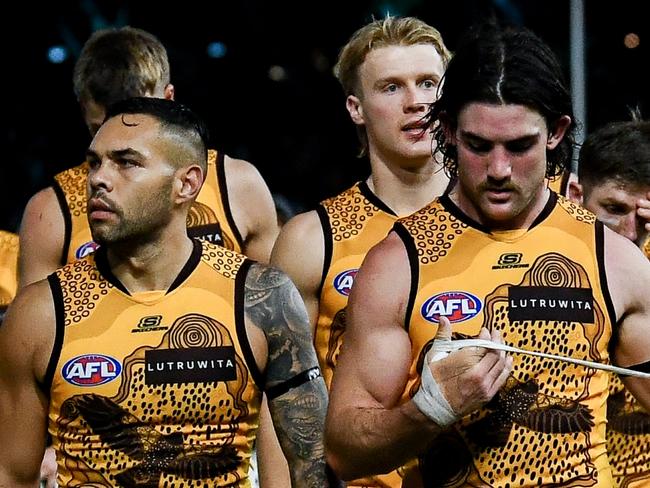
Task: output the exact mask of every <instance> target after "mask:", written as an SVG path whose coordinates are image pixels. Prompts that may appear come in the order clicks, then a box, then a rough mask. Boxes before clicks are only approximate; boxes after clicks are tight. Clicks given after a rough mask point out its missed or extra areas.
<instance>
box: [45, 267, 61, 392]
mask: <svg viewBox="0 0 650 488" xmlns="http://www.w3.org/2000/svg"><path fill="white" fill-rule="evenodd" d="M47 281H48V283H49V285H50V290H51V292H52V301H53V302H54V316H55V321H56V324H55V336H54V345H53V346H52V353H51V354H50V360H49V361H48V364H47V369H46V370H45V376H44V378H43V384H42V385H41V389H42V390H43V392H44V393H45V394H46V395H47V397H48V398H49V396H50V395H49V392H50V389H51V388H52V381H53V378H54V373H55V368H56V365H57V364H58V362H59V358H60V357H61V349H62V347H63V336H64V334H65V313H64V311H63V290H62V289H61V283H60V282H59V278H58V277H57V275H56V273H52V274H51V275H49V276H48V277H47Z"/></svg>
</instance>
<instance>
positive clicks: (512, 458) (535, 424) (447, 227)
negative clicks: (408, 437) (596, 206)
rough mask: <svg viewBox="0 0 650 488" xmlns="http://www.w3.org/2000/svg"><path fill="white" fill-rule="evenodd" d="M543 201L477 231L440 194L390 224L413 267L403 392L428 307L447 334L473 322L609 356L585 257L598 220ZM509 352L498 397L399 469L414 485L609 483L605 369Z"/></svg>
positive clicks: (594, 356) (512, 337)
mask: <svg viewBox="0 0 650 488" xmlns="http://www.w3.org/2000/svg"><path fill="white" fill-rule="evenodd" d="M554 202H555V195H554V194H553V195H552V197H551V201H550V202H549V205H553V207H552V210H551V209H549V208H548V206H547V209H546V210H545V212H547V211H548V212H549V213H548V214H545V216H544V218H543V220H542V221H541V222H540V223H539V224H538V225H535V226H533V227H532V228H531V229H529V230H528V231H527V232H523V233H522V232H515V233H494V234H490V233H486V232H485V231H483V230H480V229H479V228H478V227H479V226H478V225H475V224H473V223H472V222H471V221H470V220H469V219H466V217H464V216H462V215H461V214H460V212H459V210H458V209H457V208H456V207H455V206H453V204H452V203H451V202H450V201H449V200H448V199H443V200H442V202H441V201H435V202H434V203H432V204H431V205H429V206H428V207H425V208H424V209H422V210H421V211H419V212H416V213H415V214H413V215H412V216H410V217H407V218H405V219H401V220H400V221H399V222H398V224H396V229H397V230H398V233H399V234H400V235H401V236H402V238H403V239H404V241H405V243H406V245H407V249H409V258H410V259H411V262H412V265H414V266H415V267H416V268H417V273H418V274H417V276H416V279H417V282H416V283H414V286H416V287H417V295H416V297H415V299H414V302H413V305H412V308H409V310H410V312H411V313H410V322H409V324H408V332H409V336H410V338H411V342H412V357H413V358H414V361H413V363H412V365H411V370H410V376H409V381H408V384H407V387H406V389H405V392H404V395H403V398H402V400H403V401H407V400H408V399H409V398H411V397H412V396H413V395H414V394H415V392H416V391H417V388H418V386H419V381H420V372H421V371H422V364H423V357H424V354H425V352H426V350H427V349H428V346H429V345H430V343H431V341H432V340H433V337H434V336H435V333H436V330H437V327H438V322H437V321H438V320H439V317H440V315H445V316H448V317H449V318H450V321H451V322H452V329H453V333H454V337H455V338H466V337H476V336H477V335H478V334H479V331H480V329H481V327H482V326H485V327H488V328H489V329H495V328H496V329H499V330H501V333H502V335H503V337H504V341H505V342H506V343H507V344H510V345H513V346H516V347H520V348H524V349H529V350H535V351H541V352H545V353H552V354H558V355H565V356H571V357H574V358H580V359H586V360H591V361H597V362H602V363H608V362H609V360H610V359H609V354H608V349H607V346H608V344H609V341H610V338H611V335H612V323H611V322H612V318H611V315H612V314H613V311H611V310H610V309H609V308H608V306H607V304H608V303H611V302H610V301H609V297H608V296H607V297H606V296H605V292H604V291H603V288H604V284H603V283H601V274H600V272H601V270H602V262H601V261H600V259H597V258H596V256H597V250H598V252H601V251H602V249H601V248H600V247H599V245H598V244H597V242H598V241H597V239H598V237H597V236H599V235H601V234H600V232H602V228H601V227H600V226H599V225H600V224H599V225H598V226H597V225H596V224H595V217H594V215H593V214H591V213H589V212H588V211H586V210H584V209H583V208H581V207H579V206H577V205H575V204H573V203H570V202H569V201H568V200H566V199H564V198H563V197H559V196H558V197H557V203H554ZM400 226H401V228H400ZM601 256H602V254H601ZM605 289H606V288H605ZM591 296H593V301H591V300H590V298H589V297H591ZM585 297H587V298H585ZM513 359H514V366H513V372H512V373H511V375H510V377H509V379H508V381H507V383H506V385H505V386H504V387H503V388H502V389H501V391H500V393H499V394H498V396H497V397H495V399H494V400H493V401H492V402H491V403H489V404H488V405H487V406H486V407H485V408H483V409H481V410H479V411H478V412H475V413H473V414H471V415H469V416H467V417H465V418H464V419H462V420H461V421H460V422H459V423H458V424H456V426H455V427H454V428H453V429H451V430H450V431H448V432H447V433H445V434H443V435H442V436H440V437H438V438H437V439H436V441H435V442H434V443H433V444H432V446H431V448H430V450H429V451H428V452H426V453H425V454H423V455H422V457H421V458H420V460H419V470H418V471H419V472H418V473H417V474H413V475H411V476H413V477H418V475H421V476H422V478H423V479H424V480H425V481H424V483H425V486H454V487H469V486H472V487H475V486H489V487H509V486H517V487H532V486H540V485H543V486H597V487H603V488H604V487H608V488H609V487H611V486H612V483H613V482H612V477H611V470H610V467H609V464H608V461H607V455H606V450H605V425H606V422H605V403H606V400H607V387H608V374H607V373H605V372H602V371H596V370H590V369H585V368H583V367H581V366H576V365H572V364H569V363H564V362H560V361H557V360H548V359H542V358H537V357H532V356H526V355H516V354H514V355H513Z"/></svg>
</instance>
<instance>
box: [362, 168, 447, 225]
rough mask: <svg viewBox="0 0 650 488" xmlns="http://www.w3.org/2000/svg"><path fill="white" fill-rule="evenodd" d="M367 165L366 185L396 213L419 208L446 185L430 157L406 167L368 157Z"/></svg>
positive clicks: (443, 177)
mask: <svg viewBox="0 0 650 488" xmlns="http://www.w3.org/2000/svg"><path fill="white" fill-rule="evenodd" d="M371 168H372V173H371V175H370V176H369V177H368V179H367V183H368V187H369V188H370V190H372V192H373V193H374V194H375V195H377V197H378V198H379V199H380V200H381V201H382V202H384V203H385V204H386V205H388V207H390V208H391V209H392V210H393V211H394V212H395V213H396V214H397V215H398V216H399V217H404V216H406V215H410V214H412V213H413V212H415V211H417V210H419V209H421V208H422V207H424V206H425V205H427V204H428V203H430V202H431V201H432V200H433V199H434V198H436V197H438V196H440V195H442V194H443V193H444V191H445V189H446V188H447V186H448V185H449V178H448V177H447V175H446V174H445V172H444V170H443V168H442V166H441V165H439V164H437V163H436V162H435V161H434V160H433V159H431V158H428V160H427V161H426V162H423V163H422V164H419V165H413V166H410V167H405V166H402V165H398V164H387V163H385V162H377V161H375V162H373V161H372V160H371Z"/></svg>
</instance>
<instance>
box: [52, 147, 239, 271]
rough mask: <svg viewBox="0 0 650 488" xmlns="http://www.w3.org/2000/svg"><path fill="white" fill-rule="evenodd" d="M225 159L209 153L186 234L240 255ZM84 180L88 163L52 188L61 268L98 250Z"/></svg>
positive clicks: (59, 176) (58, 178)
mask: <svg viewBox="0 0 650 488" xmlns="http://www.w3.org/2000/svg"><path fill="white" fill-rule="evenodd" d="M224 157H225V156H224V154H223V153H221V152H217V151H215V150H213V149H210V150H209V151H208V170H207V173H206V179H205V182H204V183H203V186H202V187H201V191H200V192H199V195H198V197H197V199H196V201H195V202H194V204H193V205H192V208H191V209H190V213H189V214H188V216H187V227H188V234H189V235H190V236H191V237H199V238H201V239H204V240H207V241H209V242H212V243H215V244H219V245H220V246H223V247H225V248H227V249H230V250H233V251H236V252H241V251H242V242H243V241H242V237H241V235H240V233H239V230H237V227H236V225H235V221H234V219H233V216H232V212H231V209H230V204H229V201H228V191H227V186H226V176H225V170H224ZM87 178H88V163H82V164H80V165H79V166H75V167H74V168H70V169H68V170H65V171H63V172H61V173H59V174H57V175H56V176H55V177H54V184H53V188H54V192H55V193H56V195H57V198H58V200H59V205H60V207H61V212H62V213H63V219H64V222H65V242H64V246H63V250H62V256H61V264H62V265H64V264H67V263H71V262H73V261H74V260H76V259H80V258H82V257H84V256H86V255H87V254H90V253H91V252H93V251H94V250H95V249H97V247H98V245H97V244H96V243H95V242H94V241H93V240H92V236H91V235H90V227H89V226H88V217H87V215H86V202H87V199H88V190H87V187H86V180H87Z"/></svg>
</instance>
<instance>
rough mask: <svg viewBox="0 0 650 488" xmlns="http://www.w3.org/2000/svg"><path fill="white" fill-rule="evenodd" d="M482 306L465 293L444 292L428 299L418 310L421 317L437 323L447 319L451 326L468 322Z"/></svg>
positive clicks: (474, 298)
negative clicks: (441, 319) (444, 318)
mask: <svg viewBox="0 0 650 488" xmlns="http://www.w3.org/2000/svg"><path fill="white" fill-rule="evenodd" d="M482 307H483V304H482V303H481V300H479V298H478V297H476V296H474V295H472V294H471V293H467V292H466V291H446V292H444V293H439V294H437V295H434V296H432V297H430V298H428V299H427V300H426V301H425V302H424V303H423V304H422V308H421V310H420V313H421V314H422V317H424V318H425V319H426V320H428V321H429V322H434V323H438V322H440V317H447V318H448V319H449V322H451V323H452V324H453V323H455V322H464V321H465V320H469V319H471V318H473V317H475V316H476V315H478V313H479V312H480V311H481V308H482Z"/></svg>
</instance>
